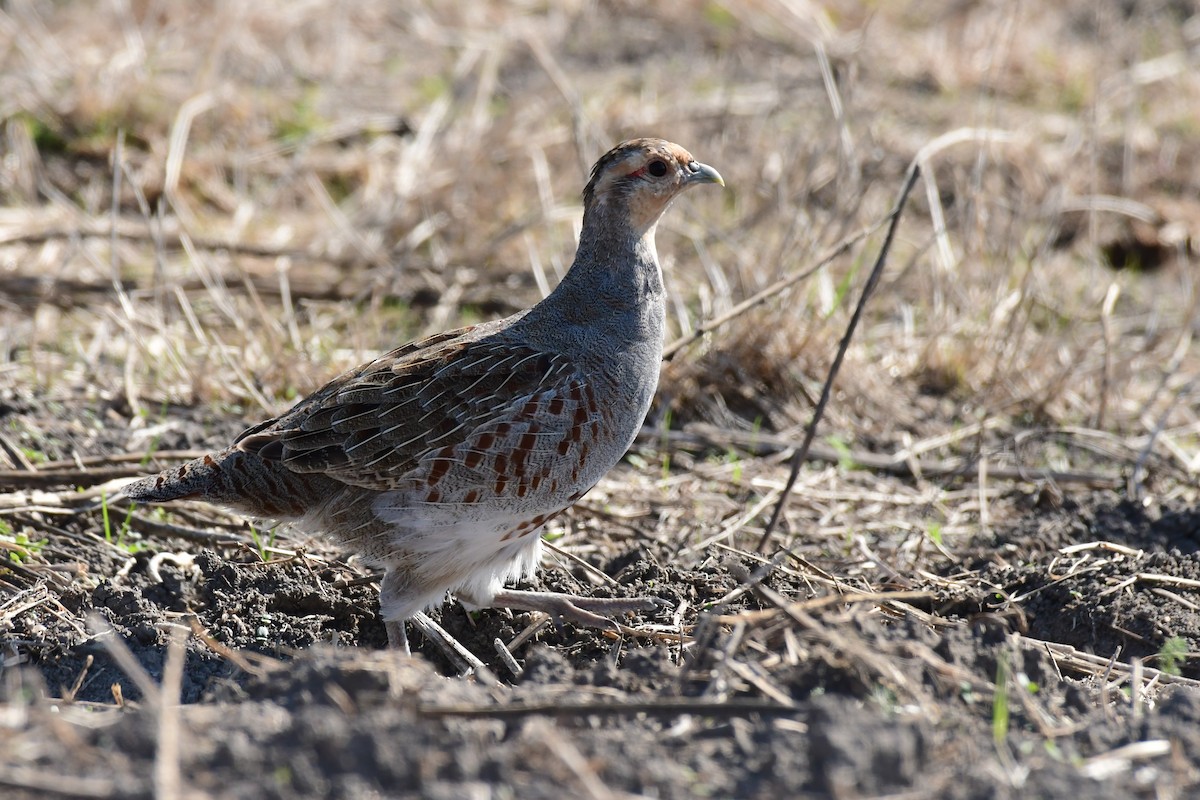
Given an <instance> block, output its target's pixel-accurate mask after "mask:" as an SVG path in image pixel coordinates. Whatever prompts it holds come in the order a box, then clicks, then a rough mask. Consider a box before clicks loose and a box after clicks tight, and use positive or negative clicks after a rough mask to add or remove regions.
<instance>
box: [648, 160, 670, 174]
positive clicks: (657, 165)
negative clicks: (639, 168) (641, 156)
mask: <svg viewBox="0 0 1200 800" xmlns="http://www.w3.org/2000/svg"><path fill="white" fill-rule="evenodd" d="M646 170H647V171H648V172H649V173H650V174H651V175H653V176H654V177H656V178H661V177H662V176H663V175H666V174H667V164H666V162H665V161H663V160H662V159H658V158H656V159H654V160H653V161H651V162H650V166H648V167H646Z"/></svg>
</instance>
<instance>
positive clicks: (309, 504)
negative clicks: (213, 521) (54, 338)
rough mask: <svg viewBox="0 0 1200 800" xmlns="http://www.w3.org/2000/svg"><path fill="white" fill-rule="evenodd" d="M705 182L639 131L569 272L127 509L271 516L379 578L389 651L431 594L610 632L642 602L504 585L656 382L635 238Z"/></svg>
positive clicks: (651, 242) (640, 413)
mask: <svg viewBox="0 0 1200 800" xmlns="http://www.w3.org/2000/svg"><path fill="white" fill-rule="evenodd" d="M701 184H715V185H718V186H722V187H723V186H724V185H725V181H724V180H723V179H722V178H721V175H720V173H718V172H717V171H716V170H715V169H713V168H712V167H710V166H708V165H706V164H702V163H699V162H698V161H696V159H694V158H693V157H692V155H691V154H690V153H689V152H688V151H687V150H685V149H684V148H683V147H681V146H679V145H677V144H673V143H671V142H668V141H666V140H663V139H657V138H640V139H631V140H628V141H624V142H622V143H620V144H618V145H617V146H616V147H614V148H612V149H611V150H609V151H608V152H607V153H605V154H604V155H603V156H602V157H601V158H600V159H599V160H598V161H597V162H596V164H595V166H594V167H593V168H592V170H591V174H590V178H589V180H588V181H587V184H586V186H585V188H584V190H583V224H582V228H581V230H580V234H579V244H578V246H577V249H576V253H575V258H574V261H573V262H572V264H571V267H570V268H569V269H568V270H567V272H566V274H565V275H564V276H563V278H562V280H561V281H560V282H559V284H558V285H557V286H556V287H555V289H554V290H553V291H552V292H550V293H549V294H548V295H546V297H545V298H543V299H542V300H541V301H540V302H539V303H537V304H536V305H534V306H533V307H531V308H529V309H526V310H523V311H520V312H518V313H515V314H513V315H511V316H509V317H506V318H503V319H499V320H494V321H490V322H484V323H480V324H475V325H470V326H467V327H462V328H458V329H455V330H450V331H446V332H443V333H436V334H433V335H430V336H427V337H425V338H422V339H419V340H417V341H414V342H411V343H409V344H405V345H403V346H401V347H398V348H396V349H394V350H392V351H390V352H388V353H386V354H384V355H381V356H379V357H378V358H375V359H374V360H372V361H369V362H367V363H365V364H363V365H361V366H359V367H356V368H353V369H350V370H348V371H346V372H344V373H343V374H341V375H339V376H338V377H336V378H334V379H333V380H331V381H330V382H329V383H328V384H326V385H325V386H323V387H321V388H320V389H318V390H316V391H315V392H313V393H312V394H310V395H309V396H307V397H306V398H304V399H303V400H301V401H300V402H299V403H297V404H296V405H295V406H294V407H292V408H291V409H290V410H289V411H287V412H285V413H284V414H282V415H280V416H278V417H275V418H273V419H268V420H266V421H264V422H262V423H260V424H258V425H254V426H252V427H250V428H248V429H247V430H245V431H244V432H243V433H241V434H240V435H239V436H238V437H237V438H236V439H235V440H234V442H233V443H232V444H231V445H230V446H228V447H226V448H225V449H222V450H219V451H216V452H212V453H209V454H207V455H204V456H202V457H200V458H197V459H195V460H193V461H190V462H188V463H185V464H182V465H180V466H176V467H171V468H168V469H166V470H164V471H162V472H159V473H158V474H156V475H150V476H147V477H143V478H140V479H136V480H134V481H133V482H131V483H129V484H127V485H126V486H124V487H123V488H122V489H121V494H122V495H123V496H124V497H126V498H128V499H129V500H132V501H136V502H138V503H163V502H168V501H172V500H179V499H191V500H203V501H207V502H210V503H213V504H217V505H222V506H225V507H227V508H231V509H233V510H234V511H237V512H240V513H242V514H244V515H247V516H250V517H254V518H259V519H267V520H274V521H281V522H290V523H292V524H293V525H295V526H296V527H297V528H299V529H300V530H302V531H306V532H314V533H319V534H322V535H324V536H326V537H328V538H329V539H332V540H333V541H334V542H335V543H336V544H338V545H340V546H342V547H344V548H345V549H348V550H351V551H356V552H357V553H359V554H360V556H361V557H362V559H363V560H364V561H365V562H366V563H367V564H369V565H371V566H372V567H374V568H376V569H380V568H381V569H382V571H383V578H382V580H381V581H380V613H381V615H382V618H383V620H384V623H385V627H386V630H387V633H388V639H389V645H390V646H391V647H393V648H400V649H403V650H404V651H406V652H407V651H408V639H407V635H406V633H405V630H404V622H405V621H406V620H409V619H411V618H413V617H414V616H416V615H419V614H420V615H423V613H424V611H425V610H427V609H430V608H433V607H435V606H437V605H438V604H440V603H441V602H443V601H444V600H445V599H446V597H447V596H448V595H452V596H454V597H455V598H457V599H458V600H459V601H460V602H461V603H463V605H464V606H467V607H469V608H483V607H503V608H510V609H516V610H534V611H544V612H546V613H548V614H550V615H551V616H552V617H554V618H555V619H556V620H561V619H567V620H569V621H572V622H575V623H577V624H581V625H584V626H591V627H599V628H605V627H613V626H614V624H615V623H614V622H613V621H612V620H611V619H610V618H609V617H608V616H606V615H610V614H615V613H620V612H623V611H628V610H631V609H635V608H638V609H645V608H647V606H646V605H644V603H645V602H646V599H637V600H634V601H630V600H629V599H613V598H589V597H585V596H579V595H569V594H560V593H555V592H538V591H522V590H516V589H506V588H505V584H507V583H508V582H509V581H511V580H512V579H514V578H518V577H529V576H532V575H533V574H534V572H535V569H536V566H537V564H538V563H539V559H540V555H541V549H542V539H541V536H540V534H539V532H540V531H541V529H542V528H543V526H544V525H545V524H546V523H547V522H548V521H549V520H551V519H553V518H554V517H555V516H557V515H558V514H560V513H561V512H563V511H564V510H566V509H567V508H569V507H570V506H571V505H572V504H574V503H575V502H576V501H578V500H579V499H580V498H581V497H583V495H584V494H585V493H586V492H587V491H588V490H589V489H591V488H592V487H593V486H594V485H595V484H596V483H597V482H598V481H599V480H600V479H601V478H602V477H603V476H604V475H605V474H606V473H607V472H608V471H609V470H610V469H611V468H612V467H614V466H615V465H616V464H617V462H618V461H620V459H621V458H622V457H623V456H624V455H625V453H626V452H627V450H628V449H629V447H630V445H632V443H633V441H634V438H635V437H636V435H637V433H638V431H639V429H640V428H641V426H642V423H643V422H644V420H645V417H646V415H647V413H648V411H649V409H650V406H651V401H652V399H653V396H654V393H655V390H656V388H657V384H658V378H659V367H660V364H661V361H662V354H663V339H664V329H665V324H666V292H665V288H664V284H663V276H662V270H661V268H660V265H659V260H658V254H657V251H656V248H655V230H656V228H657V226H658V222H659V220H660V219H661V217H662V215H663V213H664V212H665V211H666V210H667V207H668V206H669V205H670V204H671V202H672V200H674V199H675V198H676V197H678V196H679V195H680V194H682V193H683V192H684V191H685V190H687V189H689V188H691V187H693V186H697V185H701Z"/></svg>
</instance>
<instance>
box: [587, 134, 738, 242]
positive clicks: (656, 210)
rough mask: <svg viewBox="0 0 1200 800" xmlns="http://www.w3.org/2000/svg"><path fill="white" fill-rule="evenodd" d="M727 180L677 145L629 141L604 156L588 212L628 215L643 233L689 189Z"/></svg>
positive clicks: (589, 190)
mask: <svg viewBox="0 0 1200 800" xmlns="http://www.w3.org/2000/svg"><path fill="white" fill-rule="evenodd" d="M700 183H715V184H717V185H718V186H724V185H725V181H724V180H722V179H721V175H720V174H719V173H718V172H717V171H716V170H715V169H713V168H712V167H710V166H707V165H706V164H701V163H700V162H698V161H696V159H694V158H692V154H691V153H689V152H688V151H687V150H684V149H683V148H682V147H680V146H679V145H677V144H672V143H671V142H668V141H665V140H663V139H630V140H629V141H627V142H622V143H621V144H619V145H617V146H616V147H614V148H613V149H612V150H609V151H608V152H607V153H605V154H604V155H603V156H602V157H601V158H600V160H599V161H597V162H596V166H594V167H592V177H591V180H589V181H588V184H587V186H586V187H585V188H584V190H583V207H584V214H585V215H587V214H588V213H589V212H592V211H593V210H595V211H599V210H600V209H601V208H605V210H606V211H609V212H612V211H617V212H624V214H625V216H626V217H627V219H628V221H629V224H630V225H632V227H633V228H634V229H635V230H636V231H637V232H638V234H639V235H644V234H645V233H646V232H647V231H649V230H651V229H652V228H653V227H654V225H655V223H657V222H658V219H659V217H661V216H662V213H663V212H664V211H666V209H667V206H668V205H670V204H671V201H672V200H674V199H675V198H676V197H677V196H678V195H680V194H681V193H682V192H683V191H684V190H685V189H687V188H688V187H689V186H695V185H696V184H700Z"/></svg>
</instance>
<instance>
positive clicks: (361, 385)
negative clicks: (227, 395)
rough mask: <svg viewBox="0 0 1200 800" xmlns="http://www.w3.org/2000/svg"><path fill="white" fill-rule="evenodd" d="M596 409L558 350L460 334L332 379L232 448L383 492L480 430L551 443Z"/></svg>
mask: <svg viewBox="0 0 1200 800" xmlns="http://www.w3.org/2000/svg"><path fill="white" fill-rule="evenodd" d="M598 413H599V411H598V409H597V408H596V404H595V399H594V395H593V393H592V391H591V390H590V389H589V388H588V387H587V385H586V381H585V380H584V378H583V376H582V375H581V373H580V371H579V370H578V368H577V367H576V365H574V364H572V363H571V362H570V361H569V360H568V359H566V358H564V357H563V356H561V355H558V354H555V353H550V352H546V351H544V350H541V349H538V348H536V347H532V346H528V345H521V344H516V343H514V342H513V341H512V340H511V339H508V340H497V338H496V337H484V338H476V337H475V336H472V335H470V334H468V333H466V332H465V331H457V332H449V333H447V334H439V335H437V336H435V337H431V338H429V339H425V340H422V341H420V342H417V343H415V344H413V345H409V346H406V347H404V348H401V349H399V350H396V351H393V352H391V353H388V354H387V355H385V356H382V357H380V358H378V359H376V360H375V361H373V362H371V363H369V364H366V365H364V366H362V367H360V368H358V369H356V370H353V371H351V372H348V373H346V374H344V375H342V376H340V377H339V378H336V379H335V380H333V381H331V382H330V383H329V384H328V385H326V386H325V387H324V388H322V389H320V390H319V391H318V392H316V393H315V394H313V395H312V396H310V397H309V398H307V399H306V400H305V401H303V402H301V403H300V404H299V405H297V406H296V407H295V408H293V409H292V410H291V411H289V412H288V413H286V414H284V415H283V416H282V417H279V418H278V419H276V420H272V421H271V422H270V423H268V424H266V425H265V426H259V427H258V428H252V429H250V430H249V431H247V432H246V433H245V434H243V435H242V437H241V438H239V440H238V442H237V444H236V446H237V447H238V448H239V449H241V450H245V451H248V452H253V453H256V454H258V455H259V456H260V457H261V458H263V459H266V460H268V461H274V462H277V463H278V465H279V466H281V467H283V468H286V469H288V470H291V471H293V472H300V473H322V474H325V475H327V476H328V477H331V478H334V479H336V480H338V481H340V482H342V483H345V484H348V485H352V486H358V487H361V488H364V489H369V490H375V491H386V490H389V489H393V488H396V487H397V486H400V485H402V484H403V482H404V481H405V480H406V478H407V477H408V475H409V473H410V472H411V471H412V470H414V469H416V468H417V467H418V466H419V465H420V464H421V463H422V461H423V460H427V459H428V458H430V457H431V456H433V455H435V454H437V453H444V452H449V451H450V449H452V448H455V447H456V446H460V445H464V444H466V445H472V446H473V444H474V442H476V441H477V439H478V433H479V431H481V430H488V429H494V428H495V427H496V426H499V425H503V424H505V423H508V425H509V427H510V428H513V427H518V426H525V427H528V426H529V425H530V424H531V423H533V424H534V425H535V426H536V428H537V430H538V435H536V436H534V437H532V438H529V439H528V440H527V441H528V443H530V444H531V445H533V446H534V447H535V448H555V447H557V446H558V445H560V444H561V442H563V441H564V440H568V439H569V438H570V437H571V434H572V428H573V427H575V428H578V427H580V426H582V425H585V424H587V423H588V422H589V421H591V420H592V419H593V417H595V416H596V415H597V414H598ZM473 437H474V438H473ZM493 438H495V437H489V440H491V439H493ZM576 440H577V437H576ZM460 449H461V447H460Z"/></svg>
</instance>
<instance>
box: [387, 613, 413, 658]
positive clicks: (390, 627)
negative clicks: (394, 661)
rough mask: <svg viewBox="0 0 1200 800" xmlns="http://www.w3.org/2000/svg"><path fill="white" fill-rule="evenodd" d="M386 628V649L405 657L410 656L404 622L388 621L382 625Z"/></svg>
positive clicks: (400, 620) (399, 620)
mask: <svg viewBox="0 0 1200 800" xmlns="http://www.w3.org/2000/svg"><path fill="white" fill-rule="evenodd" d="M383 626H384V627H385V628H387V635H388V647H389V648H390V649H392V650H399V651H401V652H402V653H404V655H406V656H411V655H412V650H410V649H409V648H408V632H407V631H405V630H404V620H402V619H389V620H388V621H386V622H384V623H383Z"/></svg>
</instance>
